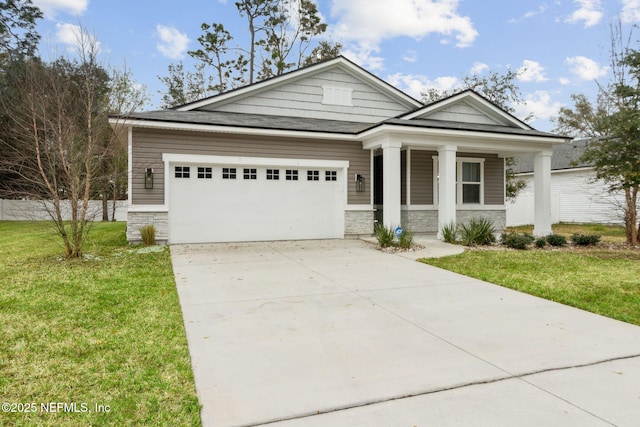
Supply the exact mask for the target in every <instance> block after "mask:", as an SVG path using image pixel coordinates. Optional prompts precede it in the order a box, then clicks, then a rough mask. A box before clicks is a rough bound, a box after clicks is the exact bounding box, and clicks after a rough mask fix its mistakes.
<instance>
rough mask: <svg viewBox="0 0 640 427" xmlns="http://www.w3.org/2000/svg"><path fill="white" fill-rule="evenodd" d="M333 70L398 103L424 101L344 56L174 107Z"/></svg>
mask: <svg viewBox="0 0 640 427" xmlns="http://www.w3.org/2000/svg"><path fill="white" fill-rule="evenodd" d="M331 69H340V70H341V71H343V72H346V73H348V74H350V75H352V76H353V77H354V78H356V79H358V80H361V81H363V82H365V83H367V84H369V85H371V86H373V87H375V88H377V89H378V90H379V91H380V92H382V93H384V94H386V95H387V96H389V97H390V98H392V99H395V100H397V101H398V102H400V103H402V104H404V105H406V106H407V108H416V107H420V106H422V105H423V104H422V103H421V102H420V101H418V100H416V99H414V98H412V97H411V96H409V95H407V94H406V93H404V92H402V91H401V90H399V89H397V88H396V87H394V86H392V85H390V84H389V83H387V82H385V81H384V80H382V79H380V78H379V77H377V76H375V75H373V74H371V73H370V72H368V71H367V70H365V69H364V68H362V67H360V66H358V65H356V64H355V63H353V62H351V61H350V60H348V59H347V58H345V57H344V56H338V57H336V58H333V59H329V60H327V61H324V62H319V63H316V64H313V65H310V66H308V67H303V68H299V69H297V70H294V71H290V72H288V73H285V74H282V75H280V76H275V77H272V78H269V79H266V80H262V81H260V82H257V83H253V84H251V85H248V86H243V87H240V88H237V89H233V90H230V91H228V92H224V93H221V94H218V95H214V96H211V97H209V98H205V99H201V100H198V101H195V102H191V103H189V104H184V105H180V106H178V107H174V110H177V111H192V110H197V109H200V108H202V107H205V106H209V105H213V104H216V103H223V102H226V101H228V100H230V99H232V98H235V99H239V98H244V97H246V96H250V95H254V94H256V93H259V92H263V91H266V90H269V89H272V88H275V87H278V86H282V85H285V84H288V83H291V82H294V81H296V80H299V79H302V78H305V77H309V76H312V75H314V74H319V73H322V72H325V71H328V70H331Z"/></svg>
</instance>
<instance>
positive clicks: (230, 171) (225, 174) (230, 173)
mask: <svg viewBox="0 0 640 427" xmlns="http://www.w3.org/2000/svg"><path fill="white" fill-rule="evenodd" d="M222 179H236V168H222Z"/></svg>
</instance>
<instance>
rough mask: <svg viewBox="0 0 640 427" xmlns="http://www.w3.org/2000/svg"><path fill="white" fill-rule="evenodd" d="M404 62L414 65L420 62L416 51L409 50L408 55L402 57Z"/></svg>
mask: <svg viewBox="0 0 640 427" xmlns="http://www.w3.org/2000/svg"><path fill="white" fill-rule="evenodd" d="M402 60H403V61H406V62H410V63H414V62H416V61H417V60H418V54H417V53H416V51H415V50H409V51H407V53H405V54H404V56H403V57H402Z"/></svg>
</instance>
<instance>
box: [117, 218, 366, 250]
mask: <svg viewBox="0 0 640 427" xmlns="http://www.w3.org/2000/svg"><path fill="white" fill-rule="evenodd" d="M151 224H153V225H154V226H155V227H156V242H157V243H158V244H166V243H167V241H168V240H169V214H168V213H167V212H128V214H127V240H128V241H129V243H133V244H137V243H142V238H141V237H140V228H141V227H144V226H145V225H151ZM372 233H373V211H345V213H344V234H345V236H359V235H371V234H372Z"/></svg>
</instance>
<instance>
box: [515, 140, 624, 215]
mask: <svg viewBox="0 0 640 427" xmlns="http://www.w3.org/2000/svg"><path fill="white" fill-rule="evenodd" d="M588 144H589V140H575V141H572V142H571V143H570V144H567V145H558V146H555V147H554V148H553V156H552V158H551V221H552V223H554V224H556V223H558V222H573V223H598V224H622V223H623V209H622V208H623V207H624V205H625V201H624V195H623V194H622V193H618V194H611V193H609V191H608V186H607V184H605V183H604V182H603V181H602V180H596V179H595V171H594V170H593V168H592V167H590V166H589V165H588V164H584V163H577V164H575V162H578V160H579V159H580V157H581V156H582V154H583V153H584V151H585V150H586V147H587V145H588ZM515 160H516V162H515V165H514V166H513V169H514V171H515V172H516V174H517V177H518V178H519V179H521V180H523V181H525V182H526V183H527V186H526V187H525V188H523V189H522V190H521V192H520V193H519V194H518V197H517V198H516V200H515V202H512V203H507V226H517V225H525V224H533V219H534V209H533V194H534V185H533V158H532V157H531V156H518V157H516V158H515Z"/></svg>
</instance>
